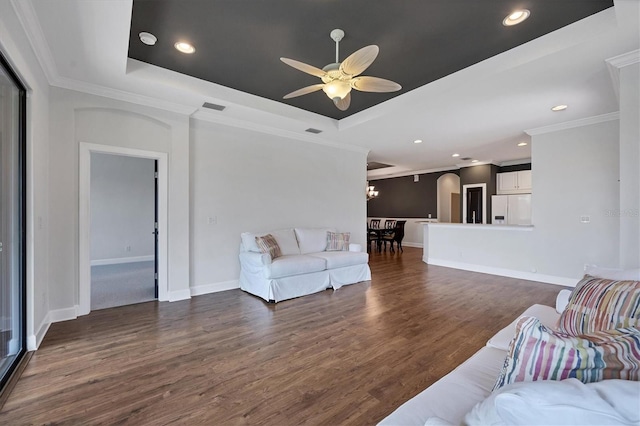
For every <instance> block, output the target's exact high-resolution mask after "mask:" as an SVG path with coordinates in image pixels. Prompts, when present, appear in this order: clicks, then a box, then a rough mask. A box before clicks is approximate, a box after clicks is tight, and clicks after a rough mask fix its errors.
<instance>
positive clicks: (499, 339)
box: [487, 305, 560, 351]
mask: <svg viewBox="0 0 640 426" xmlns="http://www.w3.org/2000/svg"><path fill="white" fill-rule="evenodd" d="M522 317H535V318H538V319H539V320H540V322H541V323H542V324H543V325H546V326H547V327H555V325H556V324H557V322H558V318H560V315H559V314H558V313H557V312H556V311H555V309H553V308H552V307H551V306H545V305H533V306H529V308H527V310H526V311H524V312H523V313H522V314H520V315H519V316H518V318H516V319H515V320H513V322H512V323H511V324H509V325H508V326H506V327H505V328H503V329H502V330H500V331H499V332H497V333H496V334H495V335H494V336H493V337H492V338H491V339H489V341H488V342H487V346H491V347H492V348H496V349H501V350H503V351H507V350H509V344H510V343H511V340H513V337H514V336H515V335H516V325H517V324H518V321H519V320H520V318H522Z"/></svg>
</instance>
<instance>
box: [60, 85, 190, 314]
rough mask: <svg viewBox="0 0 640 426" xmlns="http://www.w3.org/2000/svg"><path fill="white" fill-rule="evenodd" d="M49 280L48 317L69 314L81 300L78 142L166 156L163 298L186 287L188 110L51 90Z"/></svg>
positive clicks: (183, 294)
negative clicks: (165, 292) (165, 289)
mask: <svg viewBox="0 0 640 426" xmlns="http://www.w3.org/2000/svg"><path fill="white" fill-rule="evenodd" d="M50 118H51V139H52V144H53V145H55V147H56V149H55V150H52V151H51V161H50V165H49V167H50V180H49V192H50V200H51V206H50V211H51V234H50V251H49V252H50V259H51V268H50V269H51V271H50V286H51V301H50V303H51V306H50V309H51V310H52V312H53V314H52V317H53V318H52V319H53V320H62V319H69V318H74V317H75V315H76V312H77V306H78V303H79V300H78V299H79V295H78V289H79V287H78V286H79V278H78V268H79V265H78V259H79V254H78V253H79V248H78V241H79V233H78V232H79V229H78V228H79V220H78V205H79V181H78V179H79V178H78V174H79V173H78V156H79V144H80V143H81V142H85V143H94V144H101V145H111V146H118V147H125V148H133V149H141V150H146V151H154V152H162V153H167V154H168V156H169V178H170V179H169V190H168V191H169V193H168V199H169V211H168V220H169V223H168V227H169V233H168V240H169V253H168V263H169V268H168V283H169V289H168V297H169V299H170V300H177V299H183V298H188V297H190V291H189V119H188V117H187V116H184V115H180V114H177V113H171V112H167V111H161V110H156V109H154V108H149V107H143V106H138V105H134V104H130V103H127V102H121V101H116V100H112V99H108V98H103V97H99V96H93V95H88V94H83V93H79V92H75V91H70V90H65V89H59V88H52V89H51V115H50Z"/></svg>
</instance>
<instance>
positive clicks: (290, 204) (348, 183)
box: [190, 120, 366, 294]
mask: <svg viewBox="0 0 640 426" xmlns="http://www.w3.org/2000/svg"><path fill="white" fill-rule="evenodd" d="M365 182H366V152H364V151H350V150H344V149H336V148H333V147H327V146H323V145H319V144H313V143H305V142H302V141H299V140H293V139H288V138H283V137H280V136H274V135H269V134H264V133H258V132H255V131H249V130H244V129H240V128H236V127H229V126H224V125H220V124H214V123H209V122H205V121H200V120H192V123H191V232H190V235H191V253H192V256H191V278H192V279H191V283H192V284H191V285H192V294H200V293H202V292H204V291H210V290H214V289H224V288H234V287H237V286H238V283H237V280H238V276H239V268H240V266H239V261H238V252H239V244H240V233H241V232H245V231H251V232H259V231H269V230H274V229H279V228H288V227H323V226H331V227H335V228H337V229H338V230H339V231H348V232H351V241H353V242H355V243H360V244H362V245H363V247H364V245H365V244H366V229H365V225H366V224H365V217H366V198H365V194H364V192H365ZM210 218H211V222H213V223H210Z"/></svg>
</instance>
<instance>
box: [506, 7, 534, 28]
mask: <svg viewBox="0 0 640 426" xmlns="http://www.w3.org/2000/svg"><path fill="white" fill-rule="evenodd" d="M530 14H531V12H529V11H528V10H527V9H520V10H516V11H515V12H513V13H511V14H510V15H509V16H507V17H506V18H504V20H503V21H502V25H504V26H505V27H510V26H512V25H517V24H519V23H520V22H522V21H524V20H525V19H527V18H528V17H529V15H530Z"/></svg>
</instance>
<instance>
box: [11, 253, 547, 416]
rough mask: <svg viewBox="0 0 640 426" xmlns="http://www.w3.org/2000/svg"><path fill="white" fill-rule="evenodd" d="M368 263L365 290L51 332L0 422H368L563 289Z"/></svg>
mask: <svg viewBox="0 0 640 426" xmlns="http://www.w3.org/2000/svg"><path fill="white" fill-rule="evenodd" d="M421 256H422V250H421V249H415V248H413V249H412V248H405V250H404V254H397V253H396V254H391V253H389V252H383V253H373V254H372V255H371V269H372V272H373V279H372V281H371V282H366V283H359V284H354V285H350V286H347V287H343V288H342V289H340V290H338V291H336V292H333V291H325V292H322V293H318V294H315V295H310V296H305V297H302V298H299V299H294V300H289V301H284V302H281V303H278V304H276V305H268V304H266V303H264V302H263V301H262V300H261V299H258V298H256V297H253V296H250V295H248V294H246V293H244V292H242V291H240V290H230V291H226V292H221V293H215V294H209V295H203V296H198V297H195V298H192V299H191V300H187V301H181V302H173V303H168V302H162V303H157V302H147V303H143V304H139V305H133V306H125V307H119V308H112V309H105V310H101V311H96V312H94V313H91V314H90V315H88V316H85V317H81V318H79V319H77V320H74V321H67V322H62V323H56V324H53V325H52V326H51V328H50V330H49V332H48V333H47V335H46V337H45V339H44V341H43V343H42V345H41V347H40V349H39V350H38V351H37V352H36V353H35V354H34V356H33V358H32V359H31V362H30V364H29V366H28V367H27V368H26V370H25V372H24V374H23V376H22V378H21V379H20V381H19V382H18V384H17V386H16V388H15V389H14V391H13V393H12V395H11V396H10V397H9V399H8V401H7V403H6V404H5V406H4V408H3V410H2V412H0V424H7V425H17V424H41V423H53V424H74V425H75V424H97V423H102V424H135V425H145V424H153V425H161V424H168V423H174V424H209V425H227V424H229V425H245V424H265V425H298V424H310V425H338V424H340V425H342V424H352V425H371V424H375V423H376V422H378V421H379V420H381V419H382V418H384V417H385V416H386V415H388V414H389V413H390V412H391V411H393V410H394V409H395V408H396V407H397V406H399V405H400V404H401V403H403V402H404V401H406V400H407V399H409V398H411V397H412V396H414V395H415V394H417V393H418V392H420V391H421V390H423V389H424V388H426V387H428V386H429V385H430V384H431V383H433V382H434V381H436V380H437V379H439V378H440V377H442V376H443V375H445V374H446V373H448V372H449V371H450V370H451V369H453V368H454V367H455V366H456V365H458V364H459V363H461V362H462V361H464V360H465V359H466V358H468V357H469V356H470V355H472V354H473V353H474V352H475V351H477V350H478V349H479V348H480V347H482V346H483V345H484V344H485V342H486V341H487V340H488V339H489V337H491V336H492V335H493V334H494V333H495V332H497V331H498V330H499V329H500V328H502V327H504V326H506V325H507V324H508V323H510V322H511V321H512V320H513V319H514V318H515V316H516V315H518V314H519V313H521V312H522V311H523V310H525V309H526V308H527V307H528V306H530V305H531V304H533V303H543V304H549V305H553V303H554V299H555V295H556V294H557V292H558V291H559V290H560V287H557V286H553V285H546V284H540V283H534V282H530V281H522V280H516V279H510V278H503V277H497V276H492V275H484V274H478V273H471V272H464V271H458V270H454V269H448V268H443V267H436V266H427V265H426V264H424V263H423V262H422V261H421Z"/></svg>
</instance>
